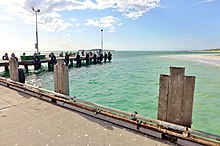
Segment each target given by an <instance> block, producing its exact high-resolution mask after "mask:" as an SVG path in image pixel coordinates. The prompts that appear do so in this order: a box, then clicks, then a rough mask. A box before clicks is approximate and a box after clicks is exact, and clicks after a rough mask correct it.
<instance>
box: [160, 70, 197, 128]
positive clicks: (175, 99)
mask: <svg viewBox="0 0 220 146" xmlns="http://www.w3.org/2000/svg"><path fill="white" fill-rule="evenodd" d="M184 73H185V68H178V67H170V75H160V87H159V100H158V115H157V118H158V119H159V120H163V121H167V122H170V123H174V124H178V125H182V126H187V127H191V123H192V109H193V96H194V87H195V77H193V76H184Z"/></svg>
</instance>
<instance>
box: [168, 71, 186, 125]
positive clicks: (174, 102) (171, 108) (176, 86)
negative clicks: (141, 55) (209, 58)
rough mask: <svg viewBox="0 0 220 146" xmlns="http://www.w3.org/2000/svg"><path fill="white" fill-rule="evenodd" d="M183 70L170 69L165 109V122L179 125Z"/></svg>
mask: <svg viewBox="0 0 220 146" xmlns="http://www.w3.org/2000/svg"><path fill="white" fill-rule="evenodd" d="M184 72H185V68H178V67H170V82H169V91H168V92H169V94H168V97H169V98H168V107H167V121H168V122H171V123H174V124H179V125H180V124H181V120H182V119H181V115H182V111H181V106H182V105H181V102H182V96H183V84H184Z"/></svg>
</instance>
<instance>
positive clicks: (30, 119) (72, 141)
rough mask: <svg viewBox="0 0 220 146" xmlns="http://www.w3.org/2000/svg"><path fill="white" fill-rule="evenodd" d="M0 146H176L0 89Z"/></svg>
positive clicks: (1, 87) (7, 89)
mask: <svg viewBox="0 0 220 146" xmlns="http://www.w3.org/2000/svg"><path fill="white" fill-rule="evenodd" d="M0 145H2V146H7V145H10V146H11V145H22V146H24V145H36V146H39V145H45V146H49V145H53V146H54V145H58V146H61V145H63V146H65V145H73V146H74V145H76V146H98V145H101V146H104V145H106V146H110V145H111V146H115V145H116V146H117V145H120V146H121V145H127V146H129V145H132V146H133V145H137V146H142V145H144V146H146V145H151V146H152V145H155V146H156V145H158V146H159V145H160V146H165V145H175V144H172V143H170V142H167V141H164V140H161V139H156V138H152V137H149V136H146V135H143V134H140V133H135V132H133V131H130V130H126V129H124V128H121V127H118V126H116V125H113V124H110V123H108V122H104V121H102V120H98V119H95V118H93V117H90V116H86V115H84V114H80V113H77V112H73V111H70V110H68V109H65V108H62V107H59V106H56V105H54V104H52V103H48V102H45V101H42V100H40V99H38V98H35V97H32V96H30V95H27V94H24V93H21V92H18V91H15V90H12V89H9V88H7V87H5V86H2V85H0Z"/></svg>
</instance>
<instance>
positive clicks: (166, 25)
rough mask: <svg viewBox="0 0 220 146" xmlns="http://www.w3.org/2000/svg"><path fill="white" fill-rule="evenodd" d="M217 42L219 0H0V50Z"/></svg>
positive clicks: (182, 46)
mask: <svg viewBox="0 0 220 146" xmlns="http://www.w3.org/2000/svg"><path fill="white" fill-rule="evenodd" d="M31 7H34V8H36V9H37V8H38V9H40V10H41V12H40V13H39V14H38V21H39V23H38V27H39V49H40V51H48V50H78V49H91V48H100V34H101V33H100V30H101V29H103V30H104V48H105V49H114V50H146V51H150V50H198V49H209V48H220V40H219V38H220V37H219V34H220V1H219V0H83V1H82V0H1V1H0V32H1V33H0V51H6V50H7V51H14V50H16V51H23V50H31V51H33V50H35V48H34V44H35V14H34V12H33V11H32V9H31Z"/></svg>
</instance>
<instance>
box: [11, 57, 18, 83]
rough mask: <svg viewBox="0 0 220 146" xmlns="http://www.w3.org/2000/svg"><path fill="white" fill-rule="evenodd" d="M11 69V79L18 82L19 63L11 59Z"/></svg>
mask: <svg viewBox="0 0 220 146" xmlns="http://www.w3.org/2000/svg"><path fill="white" fill-rule="evenodd" d="M9 67H10V79H11V80H13V81H18V80H19V77H18V61H17V60H16V59H15V58H14V57H11V58H10V60H9Z"/></svg>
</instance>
